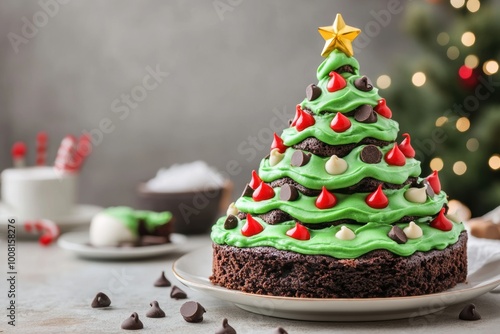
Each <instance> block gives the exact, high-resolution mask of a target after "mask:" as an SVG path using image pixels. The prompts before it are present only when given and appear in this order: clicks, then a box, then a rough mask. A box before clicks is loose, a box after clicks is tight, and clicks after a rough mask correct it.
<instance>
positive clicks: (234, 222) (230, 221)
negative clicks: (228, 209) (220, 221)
mask: <svg viewBox="0 0 500 334" xmlns="http://www.w3.org/2000/svg"><path fill="white" fill-rule="evenodd" d="M236 226H238V218H236V216H233V215H228V216H227V218H226V220H225V221H224V228H225V229H226V230H232V229H233V228H235V227H236Z"/></svg>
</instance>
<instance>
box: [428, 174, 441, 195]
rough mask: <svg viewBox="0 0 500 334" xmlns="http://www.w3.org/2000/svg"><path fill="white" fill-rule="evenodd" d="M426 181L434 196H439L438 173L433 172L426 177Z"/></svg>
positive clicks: (439, 183)
mask: <svg viewBox="0 0 500 334" xmlns="http://www.w3.org/2000/svg"><path fill="white" fill-rule="evenodd" d="M427 181H428V182H429V184H430V185H431V188H432V190H434V193H435V194H439V193H440V192H441V182H440V181H439V176H438V171H437V170H435V171H434V172H432V174H431V175H429V176H427Z"/></svg>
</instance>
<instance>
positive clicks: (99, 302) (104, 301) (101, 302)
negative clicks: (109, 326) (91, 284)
mask: <svg viewBox="0 0 500 334" xmlns="http://www.w3.org/2000/svg"><path fill="white" fill-rule="evenodd" d="M109 305H111V299H109V297H108V296H106V294H104V293H102V292H99V293H97V295H96V296H95V298H94V300H93V301H92V304H90V306H92V308H100V307H108V306H109Z"/></svg>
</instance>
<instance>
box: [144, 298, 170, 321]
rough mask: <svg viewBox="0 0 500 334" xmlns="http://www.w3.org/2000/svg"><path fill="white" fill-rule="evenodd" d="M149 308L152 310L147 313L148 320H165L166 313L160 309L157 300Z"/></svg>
mask: <svg viewBox="0 0 500 334" xmlns="http://www.w3.org/2000/svg"><path fill="white" fill-rule="evenodd" d="M149 306H151V308H150V309H149V311H148V312H147V313H146V317H148V318H165V312H163V310H162V309H161V308H160V305H159V304H158V302H157V301H156V300H153V301H152V302H151V303H150V304H149Z"/></svg>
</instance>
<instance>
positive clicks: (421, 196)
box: [405, 186, 427, 203]
mask: <svg viewBox="0 0 500 334" xmlns="http://www.w3.org/2000/svg"><path fill="white" fill-rule="evenodd" d="M426 190H427V186H424V187H423V188H410V189H408V190H407V191H406V192H405V198H406V200H407V201H409V202H413V203H425V201H426V200H427V193H426Z"/></svg>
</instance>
